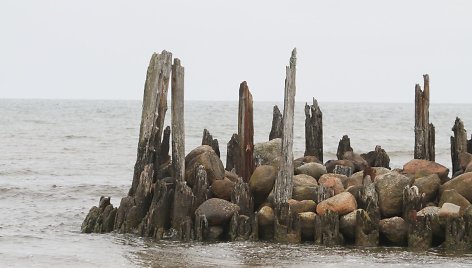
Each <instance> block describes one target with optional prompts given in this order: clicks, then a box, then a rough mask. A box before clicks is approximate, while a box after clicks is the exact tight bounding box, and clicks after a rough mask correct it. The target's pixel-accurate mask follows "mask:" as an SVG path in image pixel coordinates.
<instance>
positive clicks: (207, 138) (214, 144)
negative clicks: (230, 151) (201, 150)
mask: <svg viewBox="0 0 472 268" xmlns="http://www.w3.org/2000/svg"><path fill="white" fill-rule="evenodd" d="M202 145H209V146H210V147H211V148H213V151H215V153H216V155H218V157H220V145H219V144H218V140H217V139H213V136H212V135H211V134H210V131H208V130H207V129H206V128H205V129H204V130H203V138H202Z"/></svg>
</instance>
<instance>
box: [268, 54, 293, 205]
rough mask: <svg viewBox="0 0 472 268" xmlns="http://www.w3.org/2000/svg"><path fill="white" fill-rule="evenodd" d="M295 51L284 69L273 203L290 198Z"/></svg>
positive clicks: (284, 201)
mask: <svg viewBox="0 0 472 268" xmlns="http://www.w3.org/2000/svg"><path fill="white" fill-rule="evenodd" d="M296 64H297V50H296V49H293V51H292V57H291V58H290V66H287V67H286V78H285V94H284V114H283V124H282V125H283V131H282V161H281V165H280V170H279V173H278V176H277V179H276V181H275V192H274V193H275V203H276V205H277V206H280V205H283V204H286V203H287V201H288V200H289V199H290V198H291V197H292V188H293V181H292V180H293V116H294V108H295V93H296V85H295V76H296Z"/></svg>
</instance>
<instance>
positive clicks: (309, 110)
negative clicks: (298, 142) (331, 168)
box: [305, 98, 323, 162]
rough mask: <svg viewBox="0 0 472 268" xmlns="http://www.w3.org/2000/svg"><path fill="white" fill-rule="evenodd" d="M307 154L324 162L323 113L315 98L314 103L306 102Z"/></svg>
mask: <svg viewBox="0 0 472 268" xmlns="http://www.w3.org/2000/svg"><path fill="white" fill-rule="evenodd" d="M305 117H306V119H305V156H307V155H312V156H316V158H318V160H320V161H321V162H323V113H322V112H321V110H320V107H319V106H318V102H317V101H316V99H315V98H313V105H308V104H305Z"/></svg>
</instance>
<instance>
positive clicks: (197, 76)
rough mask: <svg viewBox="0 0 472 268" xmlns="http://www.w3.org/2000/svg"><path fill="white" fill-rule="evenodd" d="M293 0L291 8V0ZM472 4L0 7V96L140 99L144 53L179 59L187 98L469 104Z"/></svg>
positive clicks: (6, 1) (13, 3)
mask: <svg viewBox="0 0 472 268" xmlns="http://www.w3.org/2000/svg"><path fill="white" fill-rule="evenodd" d="M295 2H296V3H295ZM471 14H472V1H466V0H464V1H432V0H426V1H389V2H387V1H378V0H375V1H352V0H348V1H241V0H240V1H232V2H229V1H202V0H201V1H171V0H168V1H117V0H110V1H96V0H94V1H84V0H82V1H63V0H57V1H51V0H46V1H37V0H31V1H19V0H2V1H1V2H0V35H1V39H0V98H66V99H141V98H142V92H143V85H144V80H145V73H146V68H147V65H148V62H149V59H150V56H151V54H152V53H153V52H154V51H158V52H159V51H161V50H163V49H166V50H169V51H171V52H172V53H173V55H174V56H175V57H178V58H180V59H181V60H182V64H183V65H184V66H185V79H186V80H185V89H186V99H187V100H233V101H236V100H237V96H238V87H239V83H240V82H241V81H243V80H246V81H247V82H248V85H249V87H250V89H251V91H252V93H253V96H254V99H255V100H256V101H273V100H278V101H281V100H282V99H283V84H284V78H285V74H284V72H285V65H287V64H288V60H289V57H290V52H291V50H292V48H293V47H297V50H298V65H297V100H299V101H309V100H310V99H311V98H312V97H315V98H317V99H318V100H319V101H322V102H323V101H343V102H345V101H355V102H359V101H369V102H413V99H414V85H415V83H421V84H422V74H424V73H428V74H429V75H430V78H431V101H432V102H436V103H439V102H467V103H470V102H472V94H471V93H470V92H471V87H470V82H469V80H470V76H471V75H472V15H471Z"/></svg>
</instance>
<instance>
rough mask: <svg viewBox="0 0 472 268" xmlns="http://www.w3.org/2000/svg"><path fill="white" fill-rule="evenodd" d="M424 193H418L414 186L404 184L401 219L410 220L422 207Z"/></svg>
mask: <svg viewBox="0 0 472 268" xmlns="http://www.w3.org/2000/svg"><path fill="white" fill-rule="evenodd" d="M423 197H424V194H422V193H420V192H419V190H418V187H416V186H411V187H410V186H408V185H407V186H406V187H405V189H403V219H404V220H405V221H407V222H411V221H413V220H414V218H416V213H417V212H418V211H420V210H421V209H422V208H423Z"/></svg>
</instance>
